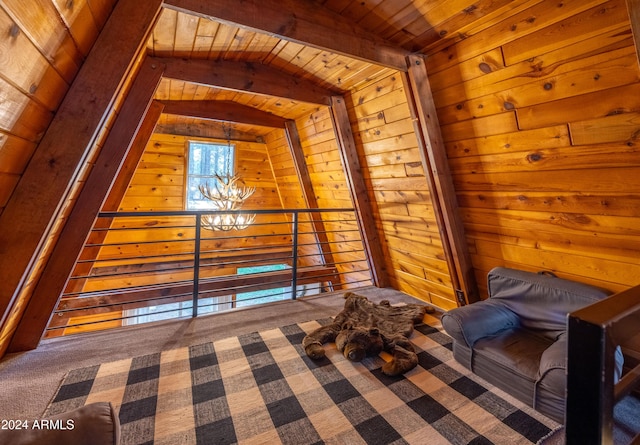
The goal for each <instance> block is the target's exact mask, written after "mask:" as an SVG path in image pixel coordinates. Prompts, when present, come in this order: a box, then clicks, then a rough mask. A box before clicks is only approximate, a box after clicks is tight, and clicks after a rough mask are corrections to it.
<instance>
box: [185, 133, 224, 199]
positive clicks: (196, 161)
mask: <svg viewBox="0 0 640 445" xmlns="http://www.w3.org/2000/svg"><path fill="white" fill-rule="evenodd" d="M187 151H188V154H187V177H186V178H185V179H186V184H187V186H186V193H185V205H184V207H185V209H186V210H207V209H211V208H213V204H212V202H211V201H210V200H208V199H206V198H205V197H204V196H202V194H201V193H200V190H199V188H198V187H199V186H200V184H206V183H209V184H213V183H214V182H215V176H216V175H220V176H225V175H233V171H234V162H235V145H232V144H218V143H210V142H202V141H189V147H188V149H187Z"/></svg>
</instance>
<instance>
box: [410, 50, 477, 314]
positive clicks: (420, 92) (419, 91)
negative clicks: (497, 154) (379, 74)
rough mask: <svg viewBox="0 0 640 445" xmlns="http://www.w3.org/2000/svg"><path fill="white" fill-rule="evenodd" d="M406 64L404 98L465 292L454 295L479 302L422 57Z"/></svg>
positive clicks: (458, 287)
mask: <svg viewBox="0 0 640 445" xmlns="http://www.w3.org/2000/svg"><path fill="white" fill-rule="evenodd" d="M407 67H408V73H407V74H406V75H405V76H406V77H404V80H405V90H406V91H407V101H408V102H409V107H410V109H411V112H412V117H413V119H414V125H415V129H416V136H417V138H418V143H419V144H420V148H421V150H420V154H421V156H422V163H423V167H424V172H425V175H426V176H427V180H428V182H429V189H430V192H431V196H433V208H434V212H435V214H436V220H437V221H438V228H439V230H440V235H441V236H440V237H441V239H442V243H443V247H444V250H445V255H446V257H447V263H448V265H449V272H450V275H451V279H452V282H453V284H454V286H455V289H454V290H455V291H456V293H458V292H459V291H462V292H463V293H464V300H462V301H461V299H462V296H460V295H459V294H458V295H457V296H458V300H459V303H461V304H465V303H472V302H474V301H478V300H479V299H480V296H479V293H478V287H477V284H476V280H475V275H474V272H473V265H472V264H471V255H470V254H469V249H468V246H467V240H466V237H465V234H464V227H463V225H462V219H461V216H460V212H459V210H458V200H457V197H456V191H455V188H454V186H453V179H452V178H451V172H450V170H449V161H448V159H447V153H446V150H445V148H444V141H443V139H442V133H441V132H440V124H439V122H438V115H437V112H436V107H435V103H434V101H433V95H432V93H431V86H430V84H429V79H428V76H427V68H426V64H425V61H424V58H423V57H422V56H417V55H412V56H409V57H407Z"/></svg>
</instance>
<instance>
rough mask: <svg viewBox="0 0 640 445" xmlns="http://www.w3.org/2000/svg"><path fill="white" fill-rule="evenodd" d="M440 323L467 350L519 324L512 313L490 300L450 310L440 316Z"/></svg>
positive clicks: (502, 305) (500, 304)
mask: <svg viewBox="0 0 640 445" xmlns="http://www.w3.org/2000/svg"><path fill="white" fill-rule="evenodd" d="M441 321H442V327H443V328H444V330H445V331H446V333H447V334H449V336H451V337H452V338H453V339H454V340H455V341H458V342H460V343H462V344H464V345H466V346H467V347H469V348H472V347H473V345H474V344H475V342H476V341H478V340H479V339H481V338H483V337H488V336H491V335H495V334H497V333H498V332H500V331H503V330H505V329H511V328H514V327H517V326H519V324H520V322H519V320H518V316H517V315H516V314H515V313H514V312H512V311H511V310H509V309H507V308H506V307H505V306H504V304H502V303H501V302H498V301H493V300H491V299H489V300H484V301H480V302H478V303H473V304H470V305H468V306H461V307H458V308H455V309H451V310H450V311H448V312H445V313H444V314H443V315H442V319H441Z"/></svg>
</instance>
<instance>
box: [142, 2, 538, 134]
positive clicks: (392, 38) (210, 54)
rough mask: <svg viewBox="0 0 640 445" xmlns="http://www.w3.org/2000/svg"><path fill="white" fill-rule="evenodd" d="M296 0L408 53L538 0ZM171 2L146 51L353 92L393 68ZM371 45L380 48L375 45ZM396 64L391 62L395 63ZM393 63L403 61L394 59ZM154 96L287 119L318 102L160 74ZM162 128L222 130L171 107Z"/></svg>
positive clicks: (333, 24)
mask: <svg viewBox="0 0 640 445" xmlns="http://www.w3.org/2000/svg"><path fill="white" fill-rule="evenodd" d="M210 3H211V2H210ZM213 3H214V5H213V6H212V8H213V9H215V10H219V11H220V12H221V14H224V16H225V19H226V18H228V17H234V16H233V12H232V11H229V9H230V7H227V6H226V5H224V3H225V2H224V1H219V2H213ZM289 3H291V4H293V3H296V2H294V1H289V2H284V3H283V2H281V1H270V2H266V3H265V2H255V1H251V2H243V5H242V6H241V7H239V6H237V5H236V6H232V7H235V8H237V9H238V11H241V13H240V14H239V15H238V18H236V20H238V21H239V22H240V21H242V20H243V16H244V17H246V16H249V17H250V18H249V19H247V20H246V21H245V22H246V23H248V24H249V23H251V24H257V23H267V22H268V21H269V20H272V18H271V17H269V16H268V14H265V12H264V11H265V10H275V9H282V10H287V8H288V7H289ZM297 3H298V5H297V7H298V8H299V6H300V5H303V6H304V8H303V11H305V12H306V13H308V14H309V16H311V17H313V18H314V19H316V20H318V21H319V22H320V24H321V25H327V29H332V28H334V29H339V26H343V27H345V34H346V33H354V34H355V35H358V33H360V34H362V33H363V32H370V33H371V34H372V35H375V36H378V37H379V38H380V40H381V41H387V42H388V45H389V46H393V45H396V46H397V48H403V49H404V50H405V51H407V53H409V52H422V53H427V52H428V51H431V50H434V51H435V50H438V49H441V48H443V47H445V46H446V45H448V44H451V43H453V42H455V41H459V40H461V39H463V38H464V37H465V36H466V34H467V33H469V32H472V31H473V30H480V29H483V28H484V27H486V26H489V25H490V24H492V23H494V21H496V20H498V19H499V18H500V17H502V16H504V15H505V14H508V13H509V11H510V10H511V9H512V8H513V7H514V6H515V7H519V6H520V5H522V4H531V3H535V2H532V1H528V2H525V1H522V0H520V1H516V2H513V1H498V2H495V1H481V2H478V1H470V0H464V1H456V2H451V1H443V0H439V1H428V2H426V1H424V2H411V1H395V0H384V1H379V0H378V1H352V0H324V1H317V2H297ZM454 3H455V4H454ZM514 4H515V5H514ZM165 6H167V7H165V8H164V9H163V11H162V13H161V15H160V18H159V20H158V22H157V24H156V26H155V28H154V31H153V35H152V36H151V38H150V39H149V42H148V44H147V51H148V54H149V55H152V56H154V57H164V58H166V57H173V58H184V59H198V60H211V61H217V62H221V61H234V62H238V63H242V64H244V63H250V64H253V66H267V67H271V68H273V69H276V70H279V71H281V72H282V73H283V74H287V75H290V76H291V77H292V78H293V79H298V80H306V81H310V82H313V83H314V84H316V85H318V86H319V87H322V88H326V89H328V90H332V91H335V92H336V93H340V92H344V91H349V90H352V89H354V88H357V87H358V85H361V84H363V83H366V82H369V81H370V80H372V79H376V78H381V77H384V76H385V75H388V74H389V73H390V72H391V71H392V70H393V69H394V67H389V66H383V65H382V64H372V63H370V62H369V61H365V60H358V59H357V58H354V57H350V56H348V55H343V54H340V52H339V51H335V52H333V51H327V50H321V49H317V48H315V47H314V46H310V45H306V44H305V43H302V42H296V41H293V40H292V39H290V38H289V39H281V38H279V37H278V36H277V35H275V34H276V33H277V32H275V31H277V30H274V34H273V35H270V34H268V33H265V32H257V31H255V30H252V29H251V27H250V26H251V25H247V26H246V27H244V26H243V27H241V26H237V25H236V24H235V23H234V24H230V23H228V22H227V21H226V20H216V19H215V18H212V19H209V18H206V17H199V16H196V15H194V14H192V13H187V12H183V11H182V8H193V9H197V8H198V6H197V2H190V1H183V0H181V1H168V2H165ZM252 8H254V9H252ZM258 14H262V15H267V17H264V18H257V17H253V16H252V15H258ZM298 15H300V14H299V13H298ZM320 17H322V20H320ZM296 18H297V19H298V20H299V19H300V18H299V17H296ZM340 19H342V20H340ZM293 20H294V19H291V21H293ZM337 22H339V23H337ZM274 23H279V22H274ZM254 26H255V25H254ZM286 26H287V23H282V24H281V27H282V28H283V29H284V28H286ZM356 30H357V31H356ZM288 31H289V30H285V31H284V32H285V33H286V32H288ZM336 37H337V36H329V40H337V39H336ZM325 38H326V36H325ZM321 39H322V37H321ZM372 48H376V49H377V47H375V46H372ZM362 50H363V49H362V48H359V47H355V48H354V50H353V51H352V52H354V53H357V52H359V51H362ZM381 53H384V51H381ZM381 60H384V59H381ZM393 63H394V62H390V63H389V64H391V65H393ZM396 65H398V64H397V63H396ZM395 68H400V67H399V66H395ZM156 99H158V100H163V101H169V100H170V101H177V100H183V101H186V100H190V101H201V100H206V101H230V102H235V103H238V104H242V105H246V106H248V107H252V108H255V109H257V110H261V111H265V112H268V113H272V114H275V115H277V116H280V117H282V118H285V119H296V118H299V117H301V116H303V115H307V114H310V113H312V112H313V111H314V110H316V109H317V104H313V103H306V102H301V101H299V100H292V99H287V98H282V97H274V96H266V95H261V94H251V93H246V92H243V91H237V90H231V89H222V88H214V87H211V86H207V85H202V84H198V83H195V82H188V81H184V80H176V79H171V78H164V79H163V80H162V82H161V84H160V87H159V88H158V91H157V93H156ZM158 131H160V132H168V133H173V134H191V135H193V134H194V133H195V134H201V135H203V136H204V135H207V136H218V137H219V136H221V134H222V133H220V131H221V130H219V129H217V130H216V129H215V128H214V129H212V128H211V122H210V121H208V120H203V119H200V118H197V117H194V116H184V115H179V114H169V113H165V114H163V116H162V117H161V119H160V121H159V125H158ZM270 131H271V128H269V127H264V126H256V125H251V124H246V123H244V124H243V123H236V124H234V125H233V132H234V137H235V138H236V139H253V138H255V137H258V138H259V137H262V136H264V135H266V134H267V133H269V132H270Z"/></svg>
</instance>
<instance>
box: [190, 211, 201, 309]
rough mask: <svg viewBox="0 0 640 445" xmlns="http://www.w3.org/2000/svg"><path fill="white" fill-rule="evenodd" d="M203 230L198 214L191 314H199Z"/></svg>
mask: <svg viewBox="0 0 640 445" xmlns="http://www.w3.org/2000/svg"><path fill="white" fill-rule="evenodd" d="M201 230H202V215H201V214H200V213H198V214H197V215H196V239H195V243H194V244H195V246H194V248H195V250H194V252H193V307H192V308H191V309H192V312H191V316H192V317H193V318H195V317H197V316H198V290H199V288H200V231H201Z"/></svg>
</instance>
